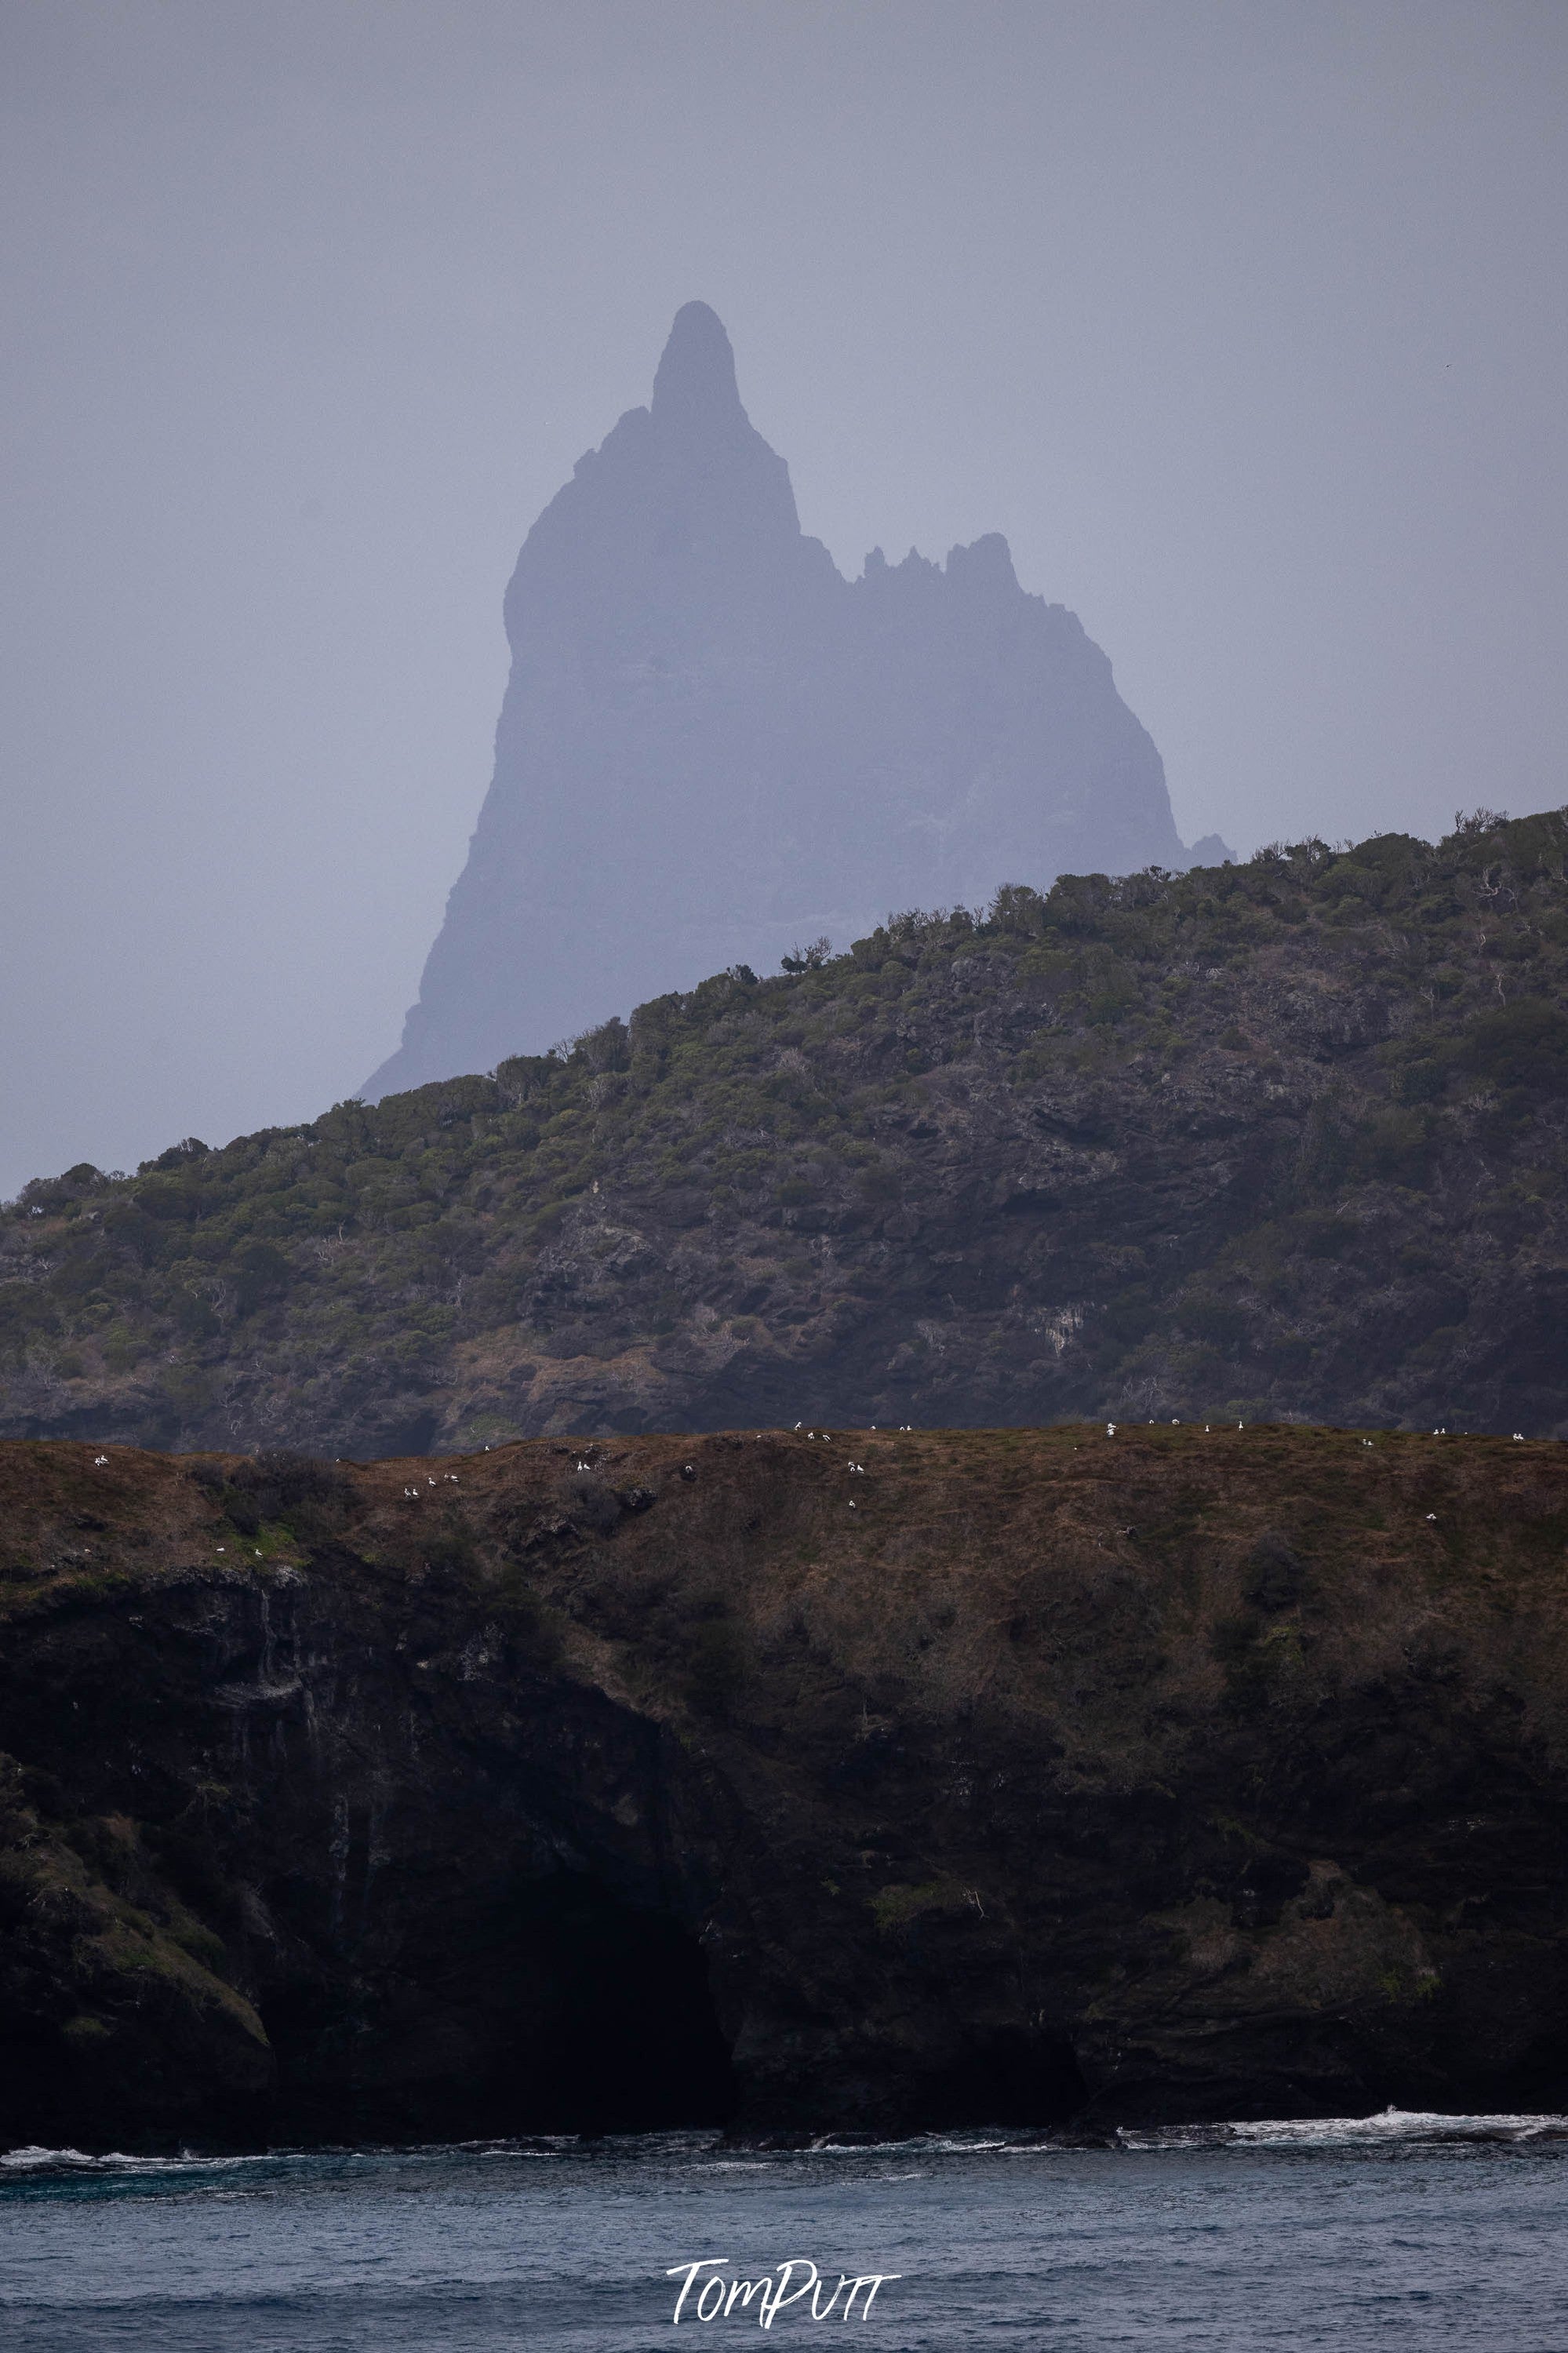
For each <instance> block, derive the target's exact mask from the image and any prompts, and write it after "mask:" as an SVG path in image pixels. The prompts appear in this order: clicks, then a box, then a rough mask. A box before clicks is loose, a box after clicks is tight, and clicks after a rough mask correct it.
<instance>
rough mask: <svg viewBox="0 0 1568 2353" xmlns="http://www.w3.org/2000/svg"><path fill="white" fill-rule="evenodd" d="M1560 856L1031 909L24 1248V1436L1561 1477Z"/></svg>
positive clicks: (387, 1104)
mask: <svg viewBox="0 0 1568 2353" xmlns="http://www.w3.org/2000/svg"><path fill="white" fill-rule="evenodd" d="M1565 857H1568V813H1563V812H1560V813H1553V814H1549V815H1545V816H1541V817H1535V818H1525V819H1521V820H1518V821H1514V822H1509V821H1506V820H1504V819H1501V818H1497V817H1494V816H1493V815H1491V814H1490V813H1489V812H1486V811H1479V812H1478V813H1477V814H1476V815H1475V816H1474V817H1472V818H1468V819H1466V820H1464V821H1463V822H1462V823H1461V824H1459V825H1458V828H1457V830H1456V831H1455V832H1454V833H1453V834H1452V835H1450V836H1449V837H1448V838H1447V839H1446V840H1444V841H1442V842H1440V843H1438V844H1437V845H1436V846H1435V847H1434V846H1430V845H1428V844H1426V843H1425V842H1422V841H1419V840H1415V839H1412V838H1410V837H1408V836H1405V835H1385V836H1383V837H1381V838H1379V839H1374V840H1370V841H1365V842H1363V843H1361V844H1359V845H1358V846H1356V847H1354V848H1352V849H1331V848H1330V847H1329V846H1327V845H1325V844H1324V843H1322V842H1321V841H1316V840H1310V841H1305V842H1300V843H1295V844H1290V845H1277V846H1274V847H1272V848H1269V849H1265V850H1262V851H1260V852H1259V853H1258V855H1257V856H1256V857H1255V858H1253V859H1252V860H1249V861H1248V862H1247V864H1245V865H1240V866H1226V867H1223V868H1219V869H1200V870H1195V871H1193V872H1192V873H1189V874H1185V875H1181V876H1172V875H1168V874H1164V873H1163V872H1160V871H1150V872H1147V873H1142V874H1136V875H1132V876H1130V877H1128V878H1126V879H1124V880H1121V881H1110V880H1107V878H1105V877H1104V876H1100V875H1089V876H1075V877H1067V878H1064V879H1063V880H1061V881H1058V883H1057V884H1056V885H1055V886H1054V887H1053V889H1052V890H1051V891H1050V892H1048V893H1047V894H1046V895H1044V896H1041V895H1040V894H1038V893H1037V892H1034V891H1031V890H1028V889H1026V888H1023V887H1009V888H1007V889H1005V890H1003V891H1001V892H998V894H997V897H996V899H995V901H994V904H993V905H992V907H991V908H990V909H989V911H987V912H985V913H984V914H976V913H971V912H968V911H965V910H962V909H960V910H956V911H953V912H952V913H938V914H922V913H909V914H904V915H900V916H897V917H891V918H889V922H888V923H887V924H886V925H884V926H882V927H880V928H879V930H878V931H877V932H875V933H874V934H872V936H871V937H870V938H869V939H866V940H860V941H858V942H856V944H854V946H853V947H852V948H851V949H849V950H848V952H847V953H846V954H844V955H829V954H826V953H825V952H824V949H823V947H822V946H821V945H820V944H819V945H817V946H816V947H814V948H812V949H809V950H805V951H803V952H802V953H800V954H799V955H795V956H793V957H791V958H790V959H788V962H789V965H790V966H791V969H789V970H787V971H785V972H784V973H782V974H780V975H778V976H773V977H772V978H766V979H759V978H758V977H757V976H755V975H754V974H752V972H750V971H749V970H747V969H746V968H745V967H743V966H742V967H738V968H737V969H735V970H733V971H731V972H728V973H721V974H719V975H716V976H714V977H713V978H712V979H710V980H708V981H705V982H703V983H702V985H701V986H700V987H698V988H696V989H693V990H692V991H690V992H689V993H687V994H681V995H673V996H669V997H660V998H658V999H657V1000H655V1001H654V1002H653V1003H651V1004H648V1005H644V1006H641V1007H639V1008H637V1010H636V1011H635V1012H634V1013H633V1014H632V1016H631V1018H630V1020H629V1022H622V1021H620V1020H613V1021H610V1022H608V1023H606V1024H605V1026H604V1027H603V1028H602V1029H597V1030H595V1031H592V1032H590V1033H589V1034H587V1035H585V1036H584V1037H583V1038H580V1039H577V1040H576V1041H575V1043H574V1045H573V1046H572V1047H570V1049H568V1050H563V1051H561V1052H558V1053H552V1054H548V1055H541V1056H528V1057H519V1058H517V1059H515V1060H511V1061H509V1062H504V1063H502V1064H501V1065H500V1068H499V1069H498V1070H496V1071H494V1072H493V1073H492V1074H490V1075H489V1076H488V1077H475V1078H466V1079H458V1080H454V1081H451V1082H446V1083H443V1084H438V1085H434V1086H427V1087H424V1088H421V1089H419V1090H417V1091H416V1092H413V1093H410V1094H405V1095H399V1096H394V1097H390V1098H388V1099H387V1100H386V1101H384V1102H383V1103H380V1104H379V1105H377V1106H375V1107H374V1108H372V1107H368V1106H366V1105H365V1104H363V1103H357V1102H352V1101H351V1102H347V1103H339V1104H338V1105H337V1106H336V1107H335V1108H334V1109H333V1110H331V1112H329V1113H326V1114H325V1115H324V1116H323V1117H321V1118H320V1119H317V1120H314V1121H312V1122H310V1123H309V1124H306V1125H303V1126H300V1127H292V1128H283V1129H273V1130H268V1131H266V1132H264V1133H262V1134H258V1135H253V1136H244V1137H241V1138H239V1139H237V1141H236V1142H234V1143H233V1144H230V1145H227V1146H226V1148H225V1149H223V1150H221V1151H214V1150H209V1149H208V1148H207V1147H206V1146H205V1145H203V1144H201V1143H198V1142H196V1141H195V1140H194V1139H193V1140H190V1141H187V1142H185V1143H184V1144H180V1145H174V1147H173V1148H172V1149H171V1150H169V1151H167V1152H165V1153H163V1154H162V1155H159V1157H158V1158H156V1159H155V1160H153V1161H151V1162H148V1163H147V1164H145V1165H144V1166H142V1169H141V1170H140V1171H139V1172H138V1174H137V1175H136V1176H103V1175H101V1174H100V1172H99V1171H98V1170H97V1169H95V1168H91V1167H88V1166H81V1167H78V1168H74V1169H71V1170H69V1171H68V1173H67V1174H66V1175H65V1176H60V1177H58V1178H53V1179H47V1180H40V1181H38V1182H37V1183H35V1184H32V1185H29V1186H28V1187H26V1190H25V1191H24V1193H23V1194H22V1196H21V1198H20V1199H19V1200H17V1201H16V1202H15V1203H13V1204H11V1205H10V1206H9V1207H8V1208H6V1209H5V1211H4V1212H3V1213H0V1433H4V1434H9V1435H15V1436H56V1435H92V1436H101V1437H110V1436H112V1437H117V1438H121V1439H125V1440H137V1441H140V1442H142V1443H146V1444H153V1445H158V1446H179V1447H196V1446H216V1445H224V1446H228V1447H240V1448H252V1447H258V1446H260V1447H275V1446H279V1445H300V1444H304V1445H308V1446H310V1447H312V1448H315V1449H317V1450H321V1451H326V1452H328V1453H343V1454H347V1453H351V1452H354V1453H368V1452H374V1451H400V1450H402V1451H424V1450H426V1449H431V1448H446V1447H454V1446H474V1445H479V1444H483V1443H485V1442H487V1441H490V1440H500V1439H502V1438H509V1437H512V1436H516V1435H519V1434H528V1433H533V1432H549V1431H561V1430H572V1431H590V1430H637V1429H645V1428H660V1427H662V1428H675V1429H679V1428H683V1427H684V1428H713V1427H721V1426H723V1425H726V1424H738V1423H741V1422H743V1421H747V1420H756V1421H759V1422H760V1421H763V1420H764V1419H767V1420H773V1421H784V1420H787V1421H791V1422H793V1421H794V1420H795V1419H797V1418H799V1417H804V1418H807V1419H830V1420H834V1421H838V1422H845V1423H856V1424H864V1423H867V1422H871V1421H878V1422H900V1421H908V1422H911V1423H944V1424H949V1425H959V1424H967V1425H981V1424H1000V1423H1006V1422H1019V1421H1040V1420H1049V1419H1057V1418H1058V1417H1061V1416H1064V1415H1068V1414H1072V1413H1082V1412H1088V1413H1093V1414H1108V1415H1121V1416H1123V1417H1131V1416H1137V1417H1139V1418H1142V1419H1147V1418H1149V1417H1152V1416H1157V1417H1160V1418H1173V1417H1178V1416H1179V1417H1181V1418H1183V1419H1200V1420H1201V1419H1204V1418H1205V1416H1212V1417H1214V1418H1216V1419H1217V1418H1220V1417H1229V1418H1232V1419H1245V1420H1252V1419H1263V1418H1275V1419H1315V1420H1322V1419H1327V1420H1331V1421H1352V1422H1368V1423H1371V1422H1379V1423H1395V1424H1405V1425H1414V1426H1431V1425H1433V1424H1436V1423H1442V1424H1445V1425H1447V1426H1449V1427H1452V1428H1458V1427H1461V1426H1463V1427H1468V1428H1475V1427H1494V1428H1496V1427H1514V1426H1517V1427H1520V1428H1522V1429H1526V1430H1531V1431H1558V1432H1560V1433H1562V1434H1568V1225H1565V1219H1564V1209H1563V1202H1564V1187H1563V1172H1564V1166H1565V1155H1568V1011H1565V1010H1564V1007H1565V1005H1568V879H1565V871H1564V862H1563V861H1564V858H1565Z"/></svg>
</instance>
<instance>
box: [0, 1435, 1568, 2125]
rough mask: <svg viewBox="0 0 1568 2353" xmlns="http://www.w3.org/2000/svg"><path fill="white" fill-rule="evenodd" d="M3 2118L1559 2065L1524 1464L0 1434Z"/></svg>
mask: <svg viewBox="0 0 1568 2353" xmlns="http://www.w3.org/2000/svg"><path fill="white" fill-rule="evenodd" d="M0 1530H3V1531H4V1554H3V1556H0V1570H3V1575H0V1597H3V1605H0V1606H3V1610H4V1616H3V1619H0V1725H3V1733H0V1746H3V1747H4V1750H5V1759H6V1761H5V1767H4V1772H5V1779H4V1784H3V1805H4V1814H3V1817H0V1839H3V1841H4V1843H3V1847H0V2021H3V2025H0V2034H3V2050H0V2058H3V2064H0V2145H8V2146H12V2147H16V2146H22V2145H26V2144H29V2143H40V2144H43V2145H45V2146H47V2147H64V2146H74V2147H79V2148H81V2149H84V2150H88V2151H92V2150H100V2151H102V2150H113V2149H121V2150H132V2151H136V2150H142V2151H145V2152H150V2153H155V2152H159V2151H163V2152H169V2153H174V2152H177V2151H178V2150H179V2149H180V2148H181V2147H183V2146H184V2147H197V2148H203V2147H205V2148H210V2149H216V2150H222V2149H230V2150H241V2149H245V2148H263V2147H267V2146H268V2145H277V2144H279V2143H294V2144H296V2145H299V2144H310V2143H318V2144H336V2145H343V2144H350V2143H364V2142H370V2141H377V2142H382V2141H384V2142H409V2141H428V2140H455V2139H468V2138H472V2137H475V2136H476V2135H485V2134H516V2133H519V2132H525V2133H526V2132H533V2133H561V2132H566V2133H578V2132H583V2131H589V2132H624V2131H633V2132H637V2131H648V2130H658V2129H661V2128H669V2127H700V2126H710V2127H717V2126H724V2127H726V2128H727V2129H728V2131H729V2133H730V2135H731V2139H732V2140H734V2141H735V2142H737V2143H750V2144H752V2145H753V2146H756V2145H758V2144H761V2145H763V2147H766V2146H768V2145H773V2146H775V2147H788V2146H790V2145H792V2144H804V2143H805V2142H808V2141H810V2140H811V2139H812V2138H814V2137H818V2136H820V2135H821V2134H823V2133H824V2132H837V2133H840V2134H842V2133H845V2132H848V2133H861V2134H870V2135H872V2136H875V2137H886V2136H888V2135H889V2134H898V2133H903V2132H910V2131H920V2130H925V2129H933V2128H934V2129H949V2130H951V2129H956V2128H963V2127H970V2126H998V2125H1000V2126H1013V2127H1029V2128H1034V2129H1039V2128H1044V2127H1055V2128H1058V2129H1059V2128H1064V2127H1067V2128H1070V2129H1071V2130H1073V2131H1075V2132H1078V2133H1082V2134H1087V2135H1089V2137H1094V2136H1096V2135H1103V2134H1104V2133H1106V2132H1107V2131H1110V2130H1114V2129H1115V2128H1117V2127H1119V2126H1136V2127H1145V2126H1154V2125H1162V2124H1163V2125H1173V2124H1181V2123H1184V2122H1199V2121H1202V2120H1205V2119H1209V2120H1215V2119H1232V2120H1234V2119H1237V2118H1238V2117H1239V2118H1246V2117H1247V2116H1252V2117H1268V2116H1342V2115H1347V2114H1351V2115H1353V2114H1358V2113H1365V2112H1368V2111H1371V2110H1375V2109H1379V2108H1382V2107H1384V2106H1386V2105H1389V2104H1391V2103H1392V2104H1394V2105H1397V2106H1399V2107H1402V2108H1406V2109H1412V2110H1435V2111H1446V2112H1451V2113H1457V2112H1468V2113H1476V2112H1481V2111H1500V2110H1513V2111H1529V2112H1547V2111H1552V2110H1555V2109H1559V2108H1561V2107H1563V2106H1564V2105H1568V2034H1565V2024H1568V1949H1565V1941H1564V1931H1565V1927H1568V1895H1565V1892H1564V1882H1563V1868H1562V1864H1563V1852H1564V1829H1565V1827H1568V1779H1565V1775H1564V1741H1565V1736H1568V1648H1565V1643H1564V1631H1565V1621H1564V1596H1565V1579H1564V1546H1565V1544H1568V1456H1565V1455H1564V1452H1563V1449H1562V1447H1561V1446H1559V1445H1557V1444H1555V1443H1545V1442H1542V1443H1527V1442H1519V1441H1514V1440H1480V1439H1471V1440H1455V1439H1446V1438H1440V1437H1436V1436H1426V1437H1415V1436H1395V1435H1386V1434H1375V1435H1374V1434H1372V1433H1367V1432H1361V1431H1344V1430H1337V1431H1336V1430H1314V1429H1305V1430H1303V1429H1283V1428H1266V1429H1261V1430H1235V1429H1228V1430H1220V1429H1213V1428H1210V1429H1205V1427H1204V1426H1203V1425H1202V1424H1199V1425H1196V1426H1194V1427H1180V1428H1178V1427H1171V1426H1166V1427H1164V1428H1158V1429H1156V1428H1153V1427H1150V1426H1145V1427H1143V1428H1139V1429H1133V1430H1127V1429H1122V1428H1118V1429H1117V1430H1115V1432H1114V1433H1112V1432H1110V1430H1107V1428H1106V1427H1105V1426H1104V1425H1103V1424H1101V1425H1083V1424H1080V1425H1073V1426H1064V1427H1062V1428H1059V1429H1055V1430H1038V1431H1019V1430H1010V1431H1000V1432H982V1431H959V1432H931V1431H926V1432H921V1433H910V1432H880V1431H877V1432H872V1431H855V1432H845V1431H832V1432H829V1431H827V1430H800V1431H764V1432H758V1431H755V1430H748V1431H738V1432H731V1433H729V1434H718V1435H712V1436H709V1437H705V1438H687V1439H668V1438H649V1439H632V1440H615V1441H611V1442H609V1443H595V1442H591V1441H586V1440H581V1441H572V1442H557V1441H549V1440H539V1441H533V1442H531V1443H525V1444H521V1445H517V1446H513V1447H510V1448H505V1449H499V1450H496V1451H493V1452H490V1453H487V1454H480V1455H478V1456H475V1457H471V1458H467V1459H464V1458H451V1457H444V1458H437V1460H434V1461H413V1460H409V1461H397V1462H384V1463H376V1464H369V1465H356V1464H349V1463H342V1464H336V1465H334V1464H331V1463H316V1462H311V1461H308V1460H305V1459H303V1458H299V1457H279V1456H274V1457H266V1456H263V1457H257V1458H246V1457H226V1458H218V1457H206V1458H199V1459H195V1460H178V1459H172V1458H169V1457H164V1456H158V1455H153V1454H143V1453H138V1452H135V1451H132V1450H129V1449H121V1448H118V1447H97V1448H95V1447H91V1446H79V1445H71V1444H50V1443H44V1442H39V1443H31V1444H29V1443H22V1444H16V1445H11V1446H8V1447H6V1448H5V1449H4V1450H3V1451H0Z"/></svg>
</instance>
